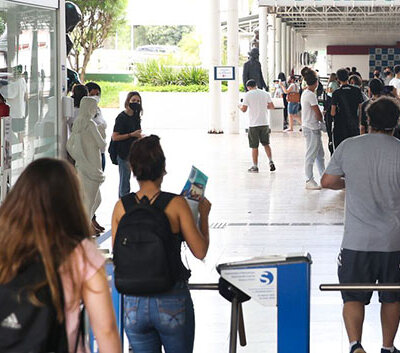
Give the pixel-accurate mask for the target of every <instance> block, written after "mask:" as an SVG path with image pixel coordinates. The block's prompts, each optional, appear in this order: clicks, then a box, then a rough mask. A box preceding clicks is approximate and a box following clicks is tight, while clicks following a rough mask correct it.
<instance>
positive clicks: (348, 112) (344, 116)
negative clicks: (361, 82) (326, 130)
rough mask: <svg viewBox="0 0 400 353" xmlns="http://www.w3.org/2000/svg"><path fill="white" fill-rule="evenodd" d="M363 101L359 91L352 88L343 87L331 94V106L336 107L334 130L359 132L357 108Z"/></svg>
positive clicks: (348, 86)
mask: <svg viewBox="0 0 400 353" xmlns="http://www.w3.org/2000/svg"><path fill="white" fill-rule="evenodd" d="M363 101H364V100H363V96H362V93H361V90H360V89H359V88H357V87H354V86H350V85H343V86H341V87H340V88H338V89H337V90H336V91H335V92H333V94H332V103H331V104H332V105H335V106H336V115H335V117H334V118H333V120H334V128H335V130H336V129H340V130H344V131H346V132H350V131H354V130H356V131H357V130H358V131H359V119H358V107H359V105H360V104H361V103H362V102H363Z"/></svg>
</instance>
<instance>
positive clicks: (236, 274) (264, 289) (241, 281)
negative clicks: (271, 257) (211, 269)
mask: <svg viewBox="0 0 400 353" xmlns="http://www.w3.org/2000/svg"><path fill="white" fill-rule="evenodd" d="M221 276H222V278H224V279H225V280H227V281H228V282H229V283H232V284H233V285H234V286H236V287H237V288H239V289H240V290H241V291H243V292H244V293H246V294H247V295H248V296H250V297H251V298H252V299H254V300H256V301H257V302H259V303H260V304H261V305H264V306H276V305H277V283H278V271H277V268H276V267H264V266H263V267H248V268H231V269H224V270H222V271H221Z"/></svg>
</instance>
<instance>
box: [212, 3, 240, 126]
mask: <svg viewBox="0 0 400 353" xmlns="http://www.w3.org/2000/svg"><path fill="white" fill-rule="evenodd" d="M214 1H215V0H214ZM216 2H217V1H216ZM227 12H228V13H227V15H228V17H227V18H228V20H227V24H228V66H233V67H235V72H236V76H235V80H234V81H228V119H229V120H228V121H229V122H228V128H229V132H230V133H231V134H238V133H239V111H238V107H237V105H238V104H239V77H238V76H239V75H238V68H239V14H238V0H228V11H227Z"/></svg>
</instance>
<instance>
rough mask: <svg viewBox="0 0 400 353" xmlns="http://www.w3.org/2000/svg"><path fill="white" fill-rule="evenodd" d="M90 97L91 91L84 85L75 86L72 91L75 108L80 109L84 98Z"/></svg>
mask: <svg viewBox="0 0 400 353" xmlns="http://www.w3.org/2000/svg"><path fill="white" fill-rule="evenodd" d="M88 95H89V91H88V89H87V87H86V86H84V85H75V86H74V88H73V89H72V98H73V100H74V107H75V108H79V107H80V105H81V100H82V98H83V97H86V96H88Z"/></svg>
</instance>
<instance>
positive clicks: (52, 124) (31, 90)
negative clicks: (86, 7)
mask: <svg viewBox="0 0 400 353" xmlns="http://www.w3.org/2000/svg"><path fill="white" fill-rule="evenodd" d="M56 43H57V41H56V10H54V9H44V8H40V7H35V6H29V5H22V4H16V3H13V2H10V1H4V0H0V94H1V95H2V96H3V97H4V98H5V100H6V104H8V105H9V106H10V117H11V127H12V133H11V136H10V140H11V146H12V147H11V152H12V163H11V181H10V182H11V184H13V183H15V181H16V180H17V178H18V176H19V175H20V173H21V172H22V170H23V169H24V168H25V167H26V166H27V165H28V164H29V163H30V162H31V161H32V160H34V159H37V158H41V157H56V156H57V131H58V130H57V46H56ZM0 115H1V97H0Z"/></svg>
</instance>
